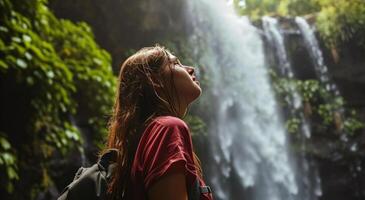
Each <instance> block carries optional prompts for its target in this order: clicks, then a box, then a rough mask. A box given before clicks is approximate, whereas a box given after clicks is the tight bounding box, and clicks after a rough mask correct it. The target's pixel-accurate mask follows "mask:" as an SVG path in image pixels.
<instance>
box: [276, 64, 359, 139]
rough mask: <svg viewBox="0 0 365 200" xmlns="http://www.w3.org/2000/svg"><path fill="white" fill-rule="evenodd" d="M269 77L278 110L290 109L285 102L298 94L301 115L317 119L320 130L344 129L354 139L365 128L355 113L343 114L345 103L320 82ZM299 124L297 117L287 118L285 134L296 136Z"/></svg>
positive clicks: (288, 104)
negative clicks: (300, 103) (294, 94)
mask: <svg viewBox="0 0 365 200" xmlns="http://www.w3.org/2000/svg"><path fill="white" fill-rule="evenodd" d="M270 74H271V77H272V80H273V83H274V84H273V87H274V90H275V92H276V94H278V96H279V99H280V102H281V103H282V105H281V106H282V107H283V108H284V109H287V110H288V109H289V110H290V109H292V108H291V107H290V102H288V101H287V100H288V99H290V98H291V96H292V94H293V91H297V92H298V93H299V94H300V96H301V97H302V100H303V102H302V105H303V106H302V107H303V108H302V109H303V110H301V112H304V113H305V114H306V115H307V116H308V117H313V116H318V117H319V119H320V121H319V122H318V123H319V124H321V126H322V127H326V128H327V129H331V128H332V127H333V126H335V127H336V128H341V129H343V132H345V133H346V134H349V135H354V134H355V133H357V132H358V131H359V130H361V129H362V128H364V123H362V122H361V121H359V120H358V117H357V115H356V113H355V111H351V112H350V114H349V115H348V113H347V112H346V110H344V107H345V102H344V100H343V98H342V97H341V96H334V94H332V93H331V92H330V91H328V90H326V89H325V87H324V86H323V85H321V84H320V83H319V81H317V80H297V79H287V78H281V77H278V76H277V74H276V73H275V72H273V71H271V72H270ZM306 106H309V107H310V108H307V107H306ZM306 109H307V110H306ZM308 109H310V110H308ZM300 123H301V122H300V119H299V118H298V117H297V116H290V117H289V118H288V120H287V122H286V127H287V130H288V132H289V133H296V132H298V130H299V127H300Z"/></svg>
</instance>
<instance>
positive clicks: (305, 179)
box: [262, 16, 322, 200]
mask: <svg viewBox="0 0 365 200" xmlns="http://www.w3.org/2000/svg"><path fill="white" fill-rule="evenodd" d="M262 22H263V29H264V34H265V37H266V39H267V42H268V43H269V46H270V49H271V50H272V51H273V52H274V53H275V56H276V57H277V58H278V63H277V64H278V65H279V68H280V69H281V74H280V76H281V77H284V78H287V79H292V78H293V77H294V73H293V68H292V65H291V63H290V61H289V59H288V56H287V51H286V48H285V42H284V35H283V34H282V30H281V29H280V27H279V23H278V20H277V19H275V18H272V17H267V16H265V17H263V18H262ZM288 88H289V93H290V94H289V95H290V97H291V98H290V99H289V100H287V101H288V104H289V109H290V116H289V117H297V118H299V119H300V122H301V132H302V134H303V135H304V136H305V138H310V127H311V126H310V123H309V121H308V120H307V119H306V118H305V117H304V113H303V106H302V101H303V100H302V96H301V95H300V94H299V93H298V91H297V89H296V88H295V86H294V85H293V84H290V85H289V86H288ZM305 138H302V139H301V149H302V151H301V153H300V155H298V156H297V163H298V165H299V166H298V167H297V171H298V172H299V174H300V175H301V181H298V182H299V183H298V184H300V193H301V197H302V199H308V200H314V199H317V196H321V195H322V189H321V181H320V178H319V175H318V169H317V167H316V166H315V164H310V162H309V161H308V159H307V158H306V155H305V149H306V141H305Z"/></svg>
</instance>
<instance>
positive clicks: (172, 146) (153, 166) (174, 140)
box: [142, 122, 196, 189]
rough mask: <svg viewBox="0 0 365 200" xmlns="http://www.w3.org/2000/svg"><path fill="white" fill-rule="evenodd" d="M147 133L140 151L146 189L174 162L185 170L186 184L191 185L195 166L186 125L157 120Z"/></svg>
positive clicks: (194, 174)
mask: <svg viewBox="0 0 365 200" xmlns="http://www.w3.org/2000/svg"><path fill="white" fill-rule="evenodd" d="M149 134H150V135H149V137H148V140H146V141H145V142H146V143H145V148H144V151H143V153H142V157H143V159H142V160H143V166H144V185H145V188H146V189H148V188H149V187H150V186H151V185H152V184H153V183H154V182H155V181H157V180H158V179H159V178H160V177H161V176H163V175H164V174H166V173H167V172H168V171H169V170H170V169H172V166H174V165H175V164H178V166H182V167H183V169H184V170H185V171H184V173H185V175H186V181H187V186H189V185H192V183H193V181H194V180H195V178H196V168H195V164H194V161H193V150H192V141H191V136H190V134H189V130H188V128H187V126H186V125H185V124H182V123H168V124H163V123H159V122H157V123H156V124H155V125H154V127H153V128H152V129H151V131H150V132H149Z"/></svg>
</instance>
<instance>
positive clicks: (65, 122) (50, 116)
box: [0, 0, 116, 199]
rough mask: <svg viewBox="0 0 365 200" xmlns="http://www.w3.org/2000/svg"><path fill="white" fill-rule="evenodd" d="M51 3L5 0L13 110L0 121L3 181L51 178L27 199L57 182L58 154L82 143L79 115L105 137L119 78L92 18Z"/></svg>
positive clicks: (4, 42) (1, 35) (0, 49)
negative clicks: (74, 16) (70, 14)
mask: <svg viewBox="0 0 365 200" xmlns="http://www.w3.org/2000/svg"><path fill="white" fill-rule="evenodd" d="M46 3H47V1H45V0H31V1H26V2H23V1H10V0H0V11H1V12H0V21H1V22H2V23H1V25H0V55H1V57H0V82H1V84H2V88H3V89H2V90H3V91H2V94H1V97H0V98H1V99H2V100H3V101H4V102H3V104H4V105H1V106H2V112H3V111H4V112H5V113H6V115H9V117H7V118H6V120H5V121H2V122H0V123H1V124H0V128H1V129H0V131H2V132H4V133H3V134H2V135H1V136H0V145H1V146H0V175H1V176H2V177H7V179H6V180H5V182H4V183H2V184H1V186H0V187H1V189H5V190H6V191H7V192H8V193H11V192H12V190H13V188H14V187H13V186H14V185H15V186H16V184H17V183H18V182H17V181H18V180H19V181H22V180H23V181H24V182H29V181H27V180H26V179H30V178H33V179H39V180H40V179H41V180H43V181H42V184H40V183H38V185H37V183H32V184H35V185H28V186H27V188H28V191H29V193H28V194H15V195H16V196H22V198H26V199H28V198H30V197H33V198H36V196H34V195H33V196H32V195H31V193H33V194H37V193H38V192H37V191H39V190H42V189H44V188H45V187H46V186H47V185H49V184H52V180H51V179H52V177H51V176H50V175H49V174H48V171H49V170H48V165H47V162H48V161H49V160H50V159H51V158H52V155H54V154H57V152H58V153H61V155H63V156H66V155H67V153H68V152H69V151H70V150H71V149H77V148H78V146H80V144H81V143H82V138H81V135H80V130H79V128H78V127H76V121H75V120H74V119H75V118H76V119H77V122H78V123H81V124H82V125H83V126H87V127H88V129H89V130H90V132H91V133H92V134H93V138H95V143H98V144H101V143H102V142H103V140H102V139H101V138H102V137H103V136H104V135H105V134H106V132H107V129H106V118H107V116H108V114H110V111H111V110H110V108H111V105H112V103H113V97H114V91H113V88H115V84H116V79H115V77H114V76H113V74H112V69H111V66H110V63H111V59H110V56H109V54H108V53H107V52H106V51H105V50H102V49H100V48H99V46H98V45H97V44H96V43H95V41H94V36H93V34H92V32H91V29H90V28H89V26H88V25H87V24H85V23H82V22H81V23H77V24H75V23H73V22H70V21H68V20H59V19H57V18H56V17H55V16H54V15H53V14H52V13H51V12H50V11H49V10H48V8H47V6H46ZM7 94H8V95H7ZM17 113H21V117H18V114H17ZM13 124H19V125H18V126H14V125H13ZM8 133H11V134H8ZM19 156H21V158H22V159H19V158H18V157H19ZM18 159H19V160H22V162H19V163H18V162H17V160H18ZM34 164H40V165H41V166H42V167H40V168H42V169H43V172H42V173H41V174H40V175H39V174H38V173H34V172H33V171H32V170H34V168H29V167H28V166H29V165H34ZM35 167H36V166H35ZM21 174H29V175H28V176H27V177H25V176H21ZM34 176H40V177H34ZM31 191H32V192H31Z"/></svg>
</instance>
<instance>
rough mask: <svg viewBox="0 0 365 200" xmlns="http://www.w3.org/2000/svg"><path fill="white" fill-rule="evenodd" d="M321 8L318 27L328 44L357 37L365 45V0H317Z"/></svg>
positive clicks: (331, 44) (333, 44)
mask: <svg viewBox="0 0 365 200" xmlns="http://www.w3.org/2000/svg"><path fill="white" fill-rule="evenodd" d="M316 1H317V3H318V4H319V5H320V7H321V10H320V12H319V14H318V17H317V28H318V31H319V33H320V34H321V36H322V37H323V38H324V39H325V41H326V43H327V45H329V46H336V45H338V44H339V43H340V42H344V41H348V40H350V39H356V40H357V41H358V42H359V43H360V44H361V45H362V46H365V38H364V37H363V36H364V34H365V3H364V1H363V0H351V1H348V0H316Z"/></svg>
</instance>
